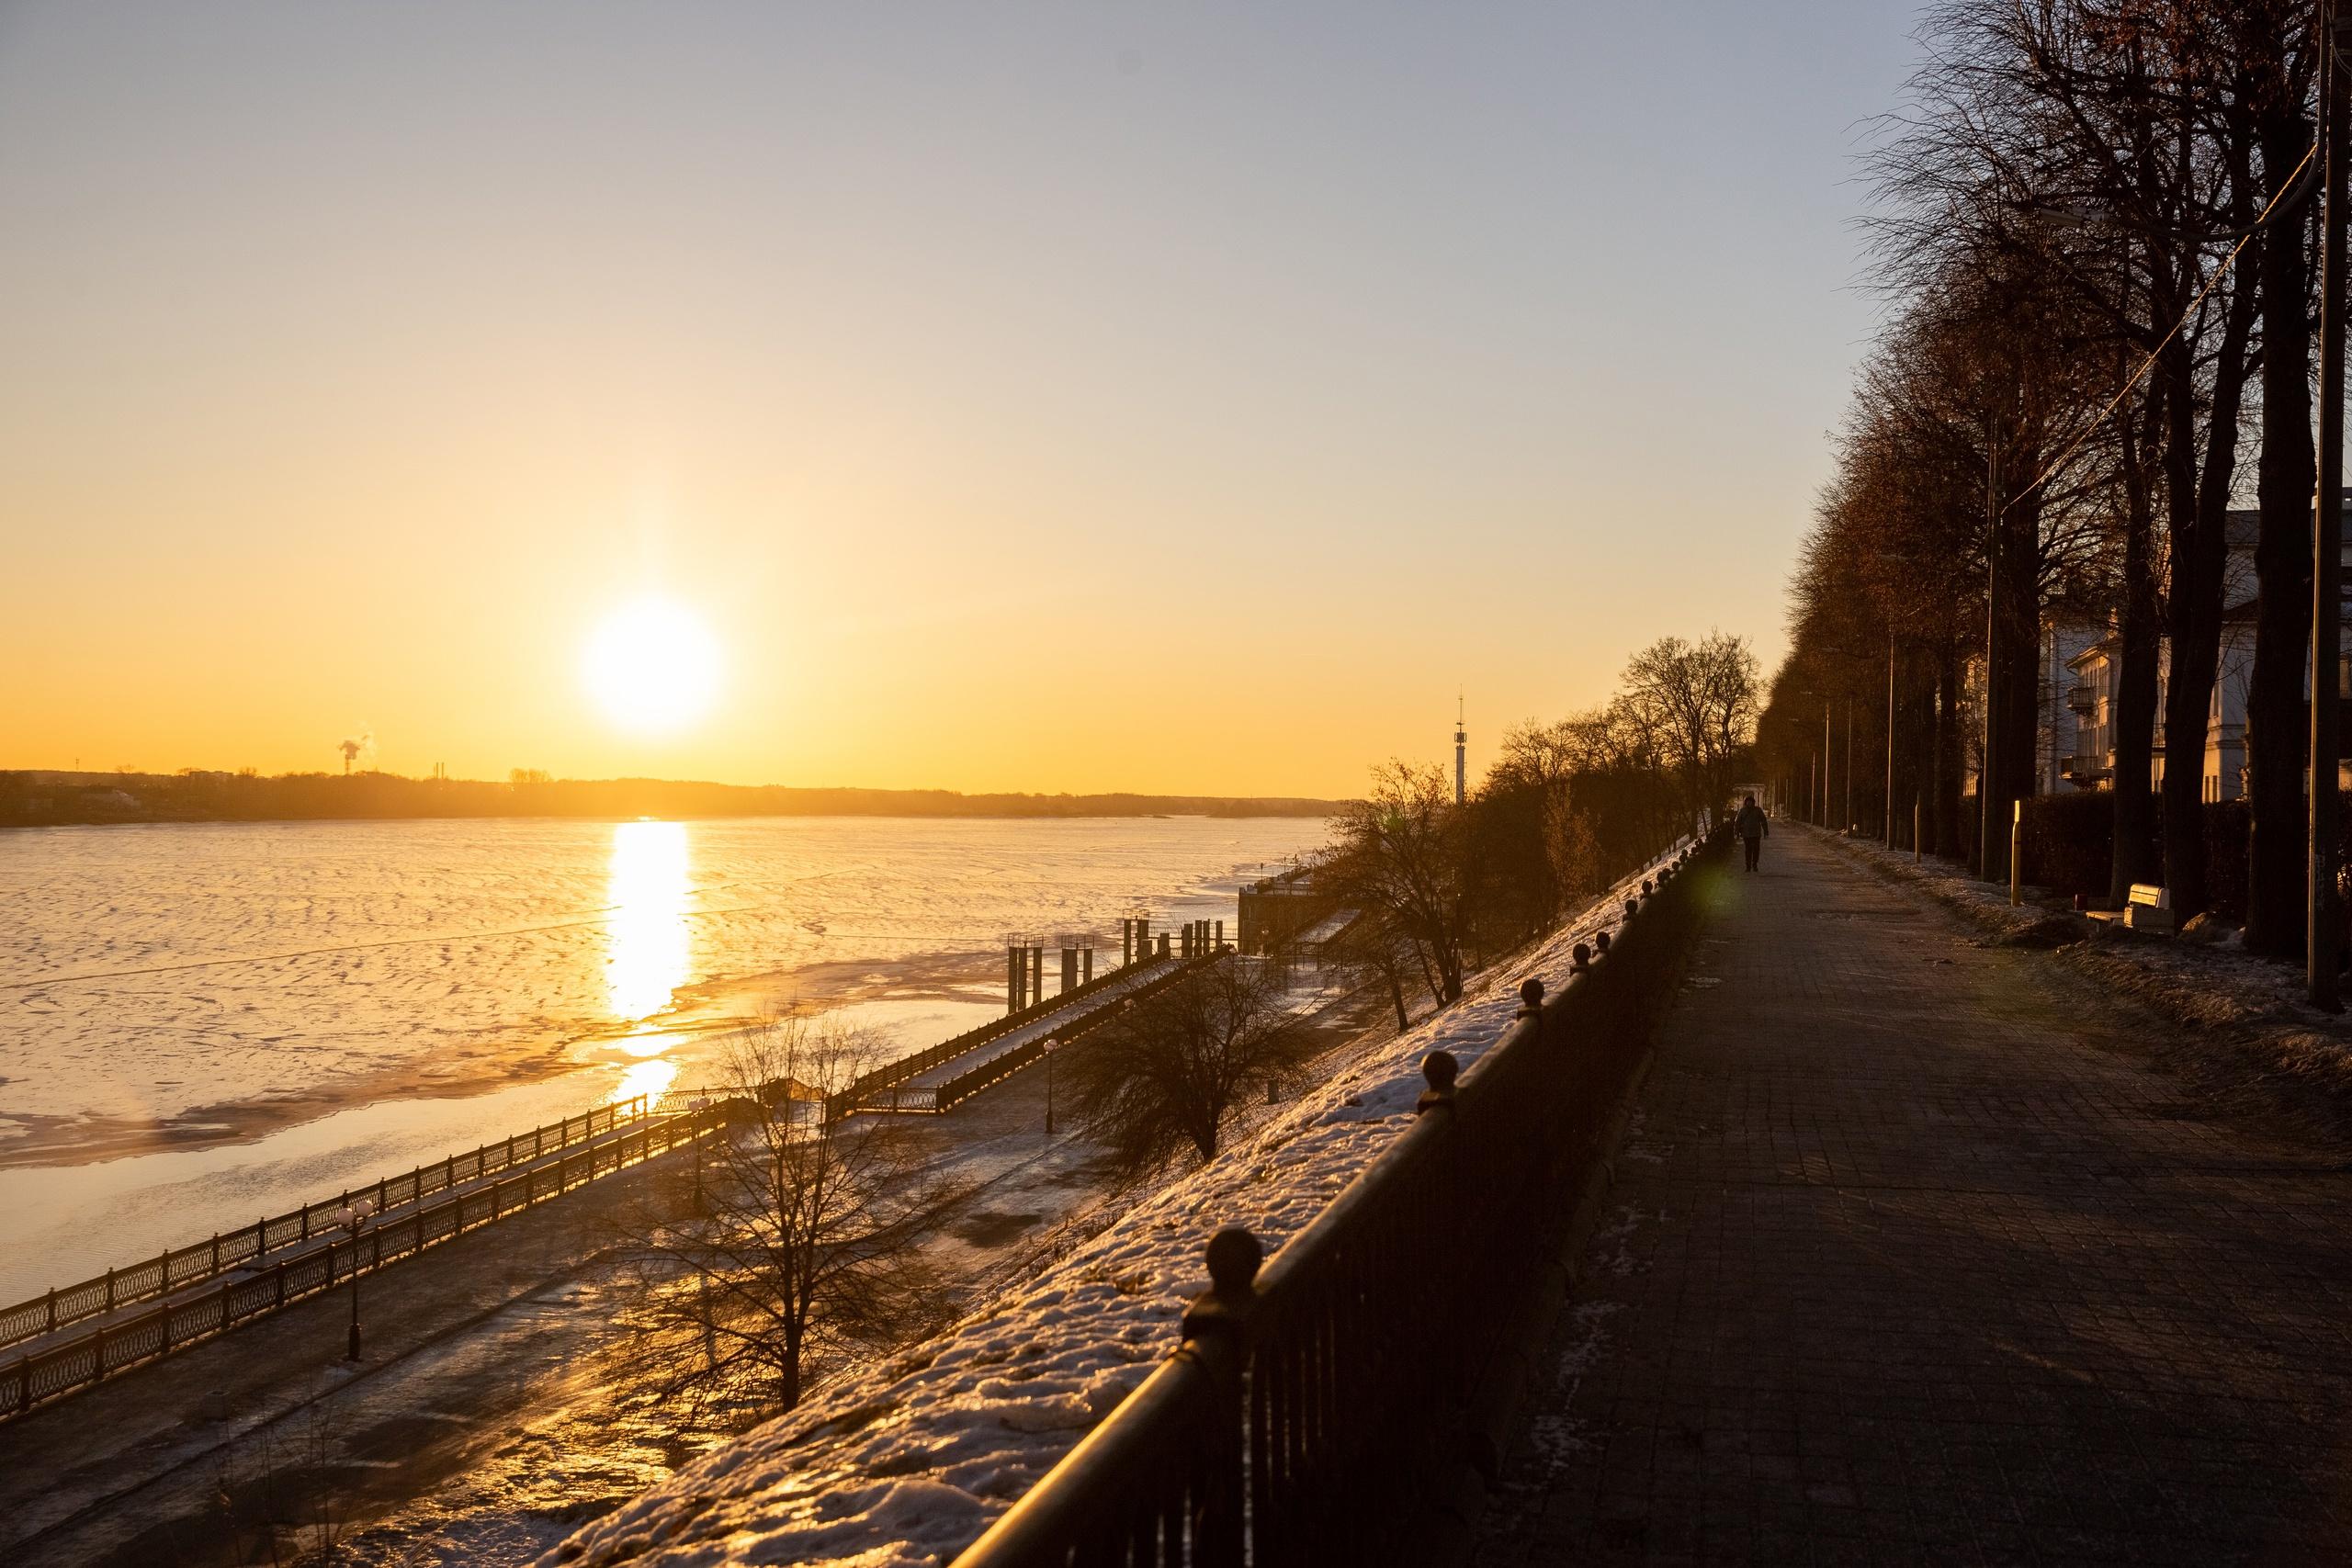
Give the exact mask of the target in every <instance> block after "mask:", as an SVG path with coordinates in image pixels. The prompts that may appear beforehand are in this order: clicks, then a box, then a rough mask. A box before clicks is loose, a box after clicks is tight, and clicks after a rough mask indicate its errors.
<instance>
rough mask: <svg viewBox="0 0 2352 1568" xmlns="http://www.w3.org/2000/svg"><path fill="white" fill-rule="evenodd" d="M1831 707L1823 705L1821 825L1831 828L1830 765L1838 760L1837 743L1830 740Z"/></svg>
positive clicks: (1825, 703)
mask: <svg viewBox="0 0 2352 1568" xmlns="http://www.w3.org/2000/svg"><path fill="white" fill-rule="evenodd" d="M1829 708H1830V705H1829V704H1828V703H1827V702H1824V703H1823V704H1822V705H1821V825H1822V826H1823V827H1825V828H1826V827H1828V826H1829V765H1830V763H1831V762H1833V761H1836V760H1837V756H1838V749H1837V746H1836V743H1835V742H1833V741H1832V740H1831V739H1830V738H1829Z"/></svg>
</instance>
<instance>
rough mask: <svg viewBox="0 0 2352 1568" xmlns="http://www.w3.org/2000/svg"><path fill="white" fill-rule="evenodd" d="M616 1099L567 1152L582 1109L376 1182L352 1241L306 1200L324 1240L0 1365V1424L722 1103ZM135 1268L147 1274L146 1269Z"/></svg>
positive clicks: (367, 1265)
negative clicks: (565, 1135) (397, 1208)
mask: <svg viewBox="0 0 2352 1568" xmlns="http://www.w3.org/2000/svg"><path fill="white" fill-rule="evenodd" d="M628 1105H630V1106H634V1107H636V1110H635V1111H634V1113H633V1114H629V1115H618V1116H617V1119H616V1120H608V1119H607V1118H608V1116H610V1115H614V1114H616V1113H618V1112H621V1111H624V1110H625V1109H626V1107H615V1108H613V1111H612V1112H610V1113H608V1112H606V1111H595V1112H593V1113H590V1114H591V1115H593V1116H594V1119H595V1121H596V1122H600V1123H602V1124H603V1125H604V1132H603V1133H601V1134H597V1136H600V1137H602V1138H603V1141H602V1142H588V1141H587V1135H586V1134H579V1135H577V1136H575V1138H574V1139H573V1143H574V1144H581V1143H585V1144H586V1146H584V1147H573V1148H572V1149H571V1152H570V1153H560V1150H561V1149H562V1148H564V1147H566V1146H569V1145H559V1144H557V1143H554V1142H551V1141H549V1140H548V1136H547V1134H548V1133H549V1131H550V1129H555V1130H558V1131H559V1132H560V1130H562V1129H566V1128H570V1127H571V1126H572V1125H573V1124H575V1123H580V1122H587V1121H589V1120H590V1116H589V1115H583V1116H579V1117H571V1118H567V1119H566V1120H565V1121H564V1122H551V1123H549V1124H548V1127H541V1128H535V1129H534V1130H533V1131H532V1132H531V1133H528V1134H517V1135H515V1137H512V1138H509V1139H506V1140H505V1141H504V1142H503V1143H497V1144H488V1145H482V1146H481V1147H480V1148H479V1149H477V1150H475V1151H474V1152H473V1153H472V1154H468V1155H458V1156H452V1157H451V1158H450V1159H447V1160H443V1161H440V1162H438V1163H436V1164H435V1165H431V1166H424V1167H420V1168H418V1169H417V1171H416V1172H414V1173H412V1175H410V1176H402V1177H400V1178H395V1179H390V1183H389V1184H379V1187H378V1188H377V1189H376V1190H379V1191H383V1192H386V1193H388V1194H390V1195H392V1197H393V1201H395V1202H396V1203H401V1204H406V1205H407V1212H405V1213H393V1214H390V1215H386V1216H385V1217H383V1218H380V1219H377V1220H374V1221H371V1222H370V1223H369V1224H368V1226H367V1227H366V1228H365V1229H363V1230H362V1231H361V1232H360V1233H359V1235H358V1237H357V1239H356V1241H354V1240H353V1239H352V1238H351V1237H349V1236H348V1235H345V1236H343V1237H342V1238H341V1239H332V1237H334V1233H335V1232H336V1230H337V1229H338V1227H336V1226H335V1225H334V1224H333V1223H332V1221H329V1220H328V1219H327V1218H326V1214H325V1213H323V1212H322V1211H323V1210H325V1209H326V1208H327V1207H328V1206H326V1205H320V1204H312V1205H309V1206H308V1212H311V1213H316V1214H317V1217H318V1218H319V1220H320V1221H321V1222H322V1223H321V1224H319V1225H318V1226H317V1228H316V1229H314V1230H312V1231H311V1233H310V1234H311V1235H313V1236H323V1237H330V1238H331V1239H328V1240H326V1241H325V1243H324V1245H322V1246H315V1247H304V1246H302V1245H301V1244H300V1242H297V1243H295V1244H293V1245H292V1247H290V1248H288V1249H287V1250H289V1251H290V1256H286V1257H282V1258H279V1260H278V1261H277V1262H276V1263H275V1264H272V1263H270V1262H269V1261H267V1259H266V1258H256V1257H253V1256H252V1255H250V1254H249V1255H248V1257H247V1259H246V1261H245V1262H244V1263H243V1264H239V1265H224V1269H223V1272H222V1273H221V1274H220V1277H218V1278H217V1279H216V1280H215V1282H214V1283H213V1284H212V1286H211V1288H210V1289H209V1290H198V1291H196V1292H192V1293H181V1294H177V1295H173V1294H166V1295H165V1296H164V1299H163V1300H162V1301H161V1302H160V1303H158V1304H157V1305H155V1306H154V1307H153V1308H151V1309H149V1310H148V1311H146V1312H143V1313H141V1314H137V1315H135V1316H131V1317H127V1318H119V1319H115V1320H113V1321H109V1322H105V1323H100V1324H97V1325H94V1326H92V1327H91V1328H90V1329H89V1330H88V1331H87V1332H85V1333H83V1334H79V1335H76V1336H74V1337H71V1338H70V1339H67V1340H66V1341H64V1342H63V1343H61V1344H56V1345H51V1346H47V1347H44V1348H40V1349H36V1350H33V1351H30V1352H29V1353H28V1354H25V1355H21V1356H19V1357H17V1359H15V1360H14V1361H12V1362H8V1363H6V1365H0V1420H6V1419H8V1418H9V1417H11V1416H19V1415H22V1414H24V1413H25V1412H26V1411H28V1410H30V1409H32V1408H34V1407H35V1406H36V1405H39V1404H44V1403H46V1402H48V1401H50V1400H53V1399H57V1398H60V1397H62V1396H63V1395H65V1394H68V1393H74V1392H76V1391H78V1390H80V1389H84V1388H87V1387H89V1386H91V1385H92V1384H94V1383H96V1382H99V1381H100V1380H102V1379H104V1378H106V1377H107V1376H108V1375H110V1374H111V1373H114V1372H116V1371H120V1370H121V1369H123V1368H125V1367H128V1366H130V1365H132V1364H134V1363H137V1362H141V1361H145V1360H151V1359H154V1358H156V1357H158V1356H164V1355H167V1354H169V1353H170V1352H172V1351H174V1350H176V1349H179V1348H182V1347H184V1346H187V1345H190V1344H193V1343H195V1342H196V1341H198V1340H201V1339H209V1338H211V1337H213V1336H215V1335H217V1334H224V1333H226V1332H228V1331H229V1330H230V1329H231V1328H232V1327H235V1326H236V1325H239V1324H242V1323H245V1322H248V1321H250V1320H252V1319H254V1318H255V1317H259V1316H262V1315H265V1314H268V1313H271V1312H275V1311H277V1309H278V1308H280V1307H283V1306H285V1305H287V1304H288V1303H291V1302H295V1301H300V1300H301V1299H302V1298H304V1297H306V1296H311V1295H316V1294H317V1293H319V1292H322V1291H325V1290H329V1289H332V1288H333V1287H334V1286H335V1285H337V1284H339V1283H342V1282H344V1281H345V1280H349V1279H350V1278H351V1277H352V1275H353V1273H354V1271H355V1270H356V1271H357V1272H359V1273H370V1272H373V1271H374V1270H375V1269H379V1268H382V1267H384V1266H385V1265H387V1264H390V1263H393V1262H397V1261H398V1260H400V1259H401V1258H408V1257H411V1256H413V1255H414V1254H416V1253H418V1252H421V1251H423V1250H424V1248H426V1247H431V1246H433V1245H434V1244H435V1243H436V1242H442V1241H447V1240H448V1239H450V1238H451V1237H453V1236H457V1235H462V1234H464V1233H465V1232H467V1231H469V1230H473V1229H476V1228H478V1227H480V1226H481V1225H484V1224H489V1223H490V1222H492V1221H493V1220H497V1219H501V1218H503V1217H504V1216H506V1215H508V1214H512V1213H518V1212H520V1211H521V1210H524V1209H527V1208H529V1207H530V1206H531V1205H532V1204H534V1203H537V1202H539V1201H542V1200H545V1199H548V1198H552V1197H554V1196H556V1195H557V1194H559V1193H561V1192H567V1191H570V1190H571V1189H573V1188H575V1187H578V1186H580V1185H582V1183H584V1182H588V1181H593V1180H595V1179H597V1178H599V1177H604V1176H609V1175H612V1174H613V1173H614V1172H616V1171H617V1170H621V1169H623V1168H627V1167H629V1166H632V1165H636V1164H639V1163H640V1162H642V1161H643V1160H646V1159H648V1158H650V1157H651V1156H654V1155H657V1154H661V1153H662V1152H664V1151H666V1150H668V1149H672V1148H675V1147H677V1146H678V1145H682V1144H684V1143H687V1142H690V1141H692V1140H693V1139H695V1138H697V1137H700V1136H702V1135H703V1134H706V1133H707V1132H708V1131H710V1130H712V1129H713V1128H716V1127H718V1126H721V1125H723V1124H724V1123H725V1121H726V1119H727V1117H728V1116H729V1114H730V1107H729V1106H728V1105H727V1104H725V1103H723V1102H722V1103H718V1104H712V1105H707V1106H702V1107H697V1108H695V1109H694V1110H692V1111H677V1112H668V1113H663V1112H656V1111H649V1110H647V1109H646V1108H645V1101H644V1100H643V1097H641V1096H640V1097H639V1099H638V1100H633V1101H630V1102H628ZM637 1121H641V1122H643V1123H644V1124H643V1125H642V1126H639V1127H638V1128H637V1130H636V1131H634V1132H627V1133H622V1134H620V1135H619V1136H617V1137H615V1136H612V1135H611V1134H612V1132H613V1131H614V1129H615V1128H616V1127H619V1126H624V1125H628V1124H629V1123H630V1122H637ZM534 1146H536V1147H537V1150H538V1152H537V1153H536V1154H534V1153H531V1152H529V1151H530V1150H531V1149H533V1148H534ZM550 1151H558V1152H559V1157H557V1158H556V1159H554V1160H552V1161H549V1162H548V1163H546V1164H537V1163H532V1162H534V1161H537V1160H540V1159H544V1158H545V1156H546V1155H547V1154H548V1152H550ZM518 1165H519V1166H521V1167H522V1168H521V1169H520V1170H519V1171H518V1172H517V1173H516V1174H514V1175H511V1176H503V1177H501V1176H500V1175H499V1174H498V1173H499V1172H501V1171H503V1170H506V1169H509V1168H513V1167H515V1166H518ZM451 1173H455V1179H456V1182H457V1183H458V1184H463V1183H465V1182H468V1181H481V1179H482V1177H483V1176H484V1175H485V1174H487V1175H488V1176H489V1177H490V1178H491V1179H489V1180H487V1181H482V1184H481V1185H479V1186H473V1187H469V1188H467V1190H463V1191H457V1192H447V1190H448V1188H449V1187H450V1185H451V1184H452V1182H451V1179H450V1176H451ZM435 1176H438V1177H439V1178H440V1179H439V1181H438V1182H437V1184H436V1183H435V1182H434V1180H433V1178H434V1177H435ZM412 1179H424V1186H423V1187H422V1189H421V1194H422V1195H418V1196H413V1197H412V1196H402V1195H401V1194H403V1193H404V1192H405V1191H408V1189H406V1187H405V1186H404V1184H405V1183H407V1182H409V1181H410V1180H412ZM353 1191H354V1193H355V1195H362V1196H364V1195H366V1194H367V1193H368V1191H369V1189H368V1188H364V1187H362V1188H355V1189H354V1190H353ZM435 1192H447V1196H444V1197H443V1198H442V1199H441V1200H440V1201H438V1202H428V1201H425V1199H426V1198H429V1197H430V1196H431V1195H432V1194H434V1193H435ZM273 1224H277V1222H273V1221H265V1222H262V1228H263V1230H264V1231H265V1233H266V1231H267V1229H268V1227H269V1226H271V1225H273ZM241 1234H242V1235H244V1236H246V1237H247V1238H249V1239H250V1238H251V1237H252V1236H253V1235H254V1230H253V1229H252V1228H248V1229H247V1230H245V1231H244V1232H243V1233H241ZM222 1239H223V1241H224V1242H225V1241H226V1240H227V1238H226V1237H223V1238H222ZM146 1267H148V1268H151V1269H152V1268H153V1267H154V1265H153V1264H150V1265H147V1266H146ZM127 1272H128V1271H127V1270H116V1271H115V1276H116V1278H117V1279H120V1278H122V1277H123V1276H124V1275H125V1274H126V1273H127ZM185 1285H186V1281H183V1282H182V1283H180V1284H175V1286H174V1287H173V1291H174V1292H184V1291H185ZM60 1293H61V1294H62V1292H60ZM126 1299H129V1298H126ZM100 1310H101V1311H104V1310H105V1309H103V1308H102V1309H100ZM85 1315H88V1314H85Z"/></svg>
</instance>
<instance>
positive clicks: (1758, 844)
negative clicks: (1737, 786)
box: [1732, 795, 1772, 871]
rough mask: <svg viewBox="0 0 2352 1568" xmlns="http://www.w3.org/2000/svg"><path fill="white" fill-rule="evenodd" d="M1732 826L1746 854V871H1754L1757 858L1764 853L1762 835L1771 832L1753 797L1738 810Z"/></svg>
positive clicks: (1762, 812) (1768, 821) (1770, 827)
mask: <svg viewBox="0 0 2352 1568" xmlns="http://www.w3.org/2000/svg"><path fill="white" fill-rule="evenodd" d="M1732 826H1733V827H1734V828H1736V829H1738V830H1739V841H1740V847H1741V848H1743V849H1745V850H1746V851H1747V869H1748V870H1750V871H1754V870H1755V869H1756V861H1757V857H1758V856H1759V855H1761V854H1762V853H1763V852H1764V835H1765V834H1767V833H1769V832H1770V831H1771V830H1772V824H1771V822H1770V820H1769V819H1768V818H1766V817H1765V815H1764V809H1763V807H1759V806H1758V805H1757V804H1756V797H1755V796H1754V795H1749V796H1748V797H1747V805H1745V806H1743V807H1740V808H1739V815H1738V816H1737V817H1735V818H1732Z"/></svg>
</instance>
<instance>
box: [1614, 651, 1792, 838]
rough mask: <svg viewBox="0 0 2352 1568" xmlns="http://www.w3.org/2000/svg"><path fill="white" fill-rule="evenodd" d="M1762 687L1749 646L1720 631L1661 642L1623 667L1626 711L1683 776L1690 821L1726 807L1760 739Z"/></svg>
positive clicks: (1688, 819) (1686, 806) (1669, 763)
mask: <svg viewBox="0 0 2352 1568" xmlns="http://www.w3.org/2000/svg"><path fill="white" fill-rule="evenodd" d="M1760 684H1761V682H1760V678H1759V676H1758V671H1757V666H1756V656H1755V655H1754V654H1753V653H1751V652H1749V651H1748V648H1747V643H1746V641H1744V640H1743V639H1741V638H1739V637H1729V636H1726V635H1725V634H1724V633H1722V632H1709V633H1708V634H1707V635H1706V637H1703V638H1702V639H1701V640H1699V641H1698V642H1695V643H1691V642H1685V641H1683V640H1682V638H1680V637H1660V638H1659V639H1658V640H1657V641H1656V642H1654V643H1652V644H1651V645H1650V646H1649V647H1647V648H1645V649H1643V650H1642V651H1641V652H1639V653H1637V654H1635V655H1634V658H1633V660H1632V662H1631V663H1629V664H1627V665H1626V666H1625V676H1624V695H1623V700H1624V702H1625V704H1626V705H1627V710H1628V711H1629V712H1630V713H1632V714H1633V715H1634V716H1635V717H1636V719H1637V720H1638V722H1639V723H1640V724H1641V725H1642V727H1643V728H1645V729H1646V730H1647V731H1648V732H1649V734H1650V736H1651V737H1652V739H1653V744H1654V745H1655V746H1656V748H1657V751H1658V753H1659V754H1660V755H1661V756H1662V757H1663V758H1665V759H1666V761H1668V765H1670V766H1671V767H1672V768H1673V769H1674V771H1675V772H1676V773H1678V774H1679V776H1680V778H1681V780H1682V786H1683V792H1684V801H1683V804H1684V807H1685V808H1686V816H1685V818H1684V820H1685V821H1686V822H1688V821H1691V820H1693V819H1695V818H1698V817H1699V816H1701V815H1702V814H1704V815H1707V816H1709V817H1710V818H1712V816H1713V813H1715V812H1716V811H1719V810H1720V809H1721V808H1722V807H1723V804H1724V798H1725V796H1726V795H1729V793H1730V790H1731V786H1732V784H1733V779H1732V774H1733V773H1735V772H1736V769H1737V764H1738V761H1739V760H1740V758H1741V756H1742V754H1743V753H1744V752H1745V750H1746V749H1747V744H1748V742H1749V741H1750V740H1751V739H1754V738H1755V731H1756V716H1757V701H1758V688H1759V686H1760Z"/></svg>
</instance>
